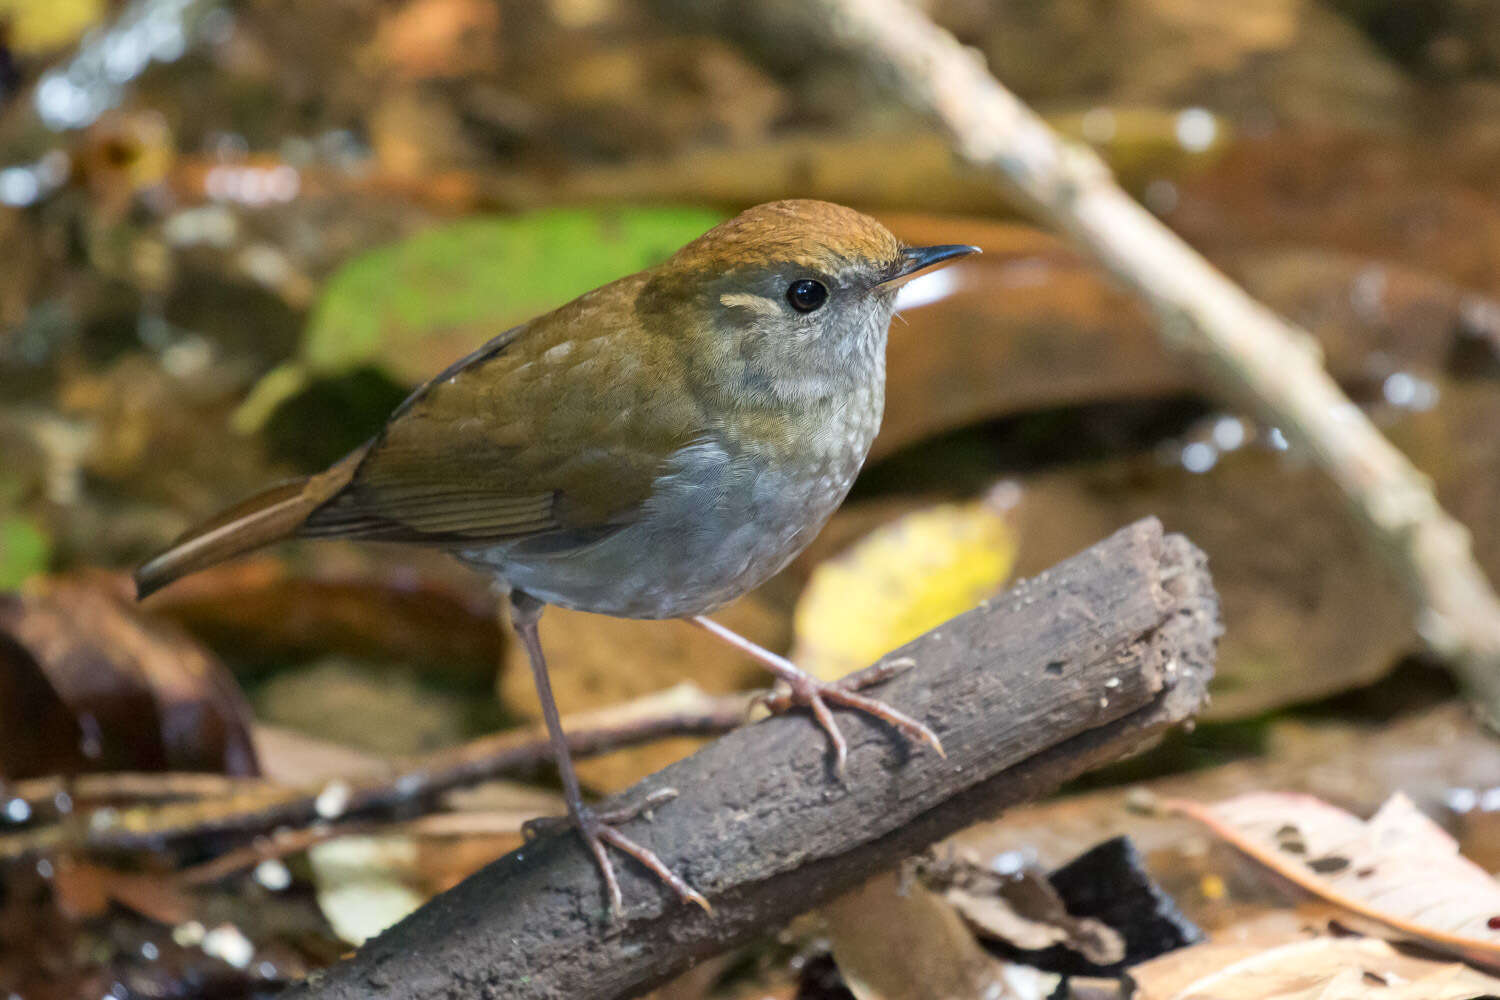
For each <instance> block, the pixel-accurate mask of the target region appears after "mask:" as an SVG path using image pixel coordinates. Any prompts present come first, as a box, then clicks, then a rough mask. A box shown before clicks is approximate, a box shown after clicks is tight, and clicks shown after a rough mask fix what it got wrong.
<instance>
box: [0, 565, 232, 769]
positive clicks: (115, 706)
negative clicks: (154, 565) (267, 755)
mask: <svg viewBox="0 0 1500 1000" xmlns="http://www.w3.org/2000/svg"><path fill="white" fill-rule="evenodd" d="M124 586H125V585H124V583H123V581H121V580H118V579H116V578H115V577H111V576H106V575H103V574H94V575H87V576H81V577H59V578H53V579H44V580H39V581H37V582H36V583H35V584H34V585H33V586H31V587H29V588H28V589H26V590H25V591H23V592H21V593H19V594H5V595H0V694H3V695H4V697H3V698H0V732H4V733H5V734H6V739H5V740H4V741H0V775H3V776H4V777H6V778H9V779H17V778H25V777H35V776H39V775H42V774H48V773H58V772H68V773H73V772H80V771H163V770H180V771H212V772H219V773H224V774H231V775H254V774H256V773H257V771H258V768H257V763H256V756H255V749H254V745H253V743H252V742H251V739H250V731H249V729H250V720H251V715H250V710H249V707H248V705H247V704H246V702H245V700H244V697H243V695H242V694H241V693H240V690H239V688H238V686H237V685H236V684H235V682H234V678H233V677H231V676H230V674H229V672H228V671H227V670H226V669H224V667H223V666H222V665H221V664H220V663H219V662H218V660H216V659H215V658H214V657H213V656H212V655H211V654H210V653H208V651H207V650H205V649H203V648H202V647H201V646H200V645H198V643H197V642H195V641H194V640H193V639H192V638H190V637H189V636H188V635H187V634H186V633H184V632H182V631H181V630H180V629H178V628H177V627H175V626H173V625H170V624H167V623H162V622H157V621H152V620H150V619H148V618H147V617H145V616H144V615H142V614H140V613H139V612H138V611H137V610H136V609H135V606H134V604H133V602H131V601H130V599H129V597H128V596H127V592H126V590H125V589H124ZM17 695H18V696H19V697H16V696H17ZM31 713H38V714H31Z"/></svg>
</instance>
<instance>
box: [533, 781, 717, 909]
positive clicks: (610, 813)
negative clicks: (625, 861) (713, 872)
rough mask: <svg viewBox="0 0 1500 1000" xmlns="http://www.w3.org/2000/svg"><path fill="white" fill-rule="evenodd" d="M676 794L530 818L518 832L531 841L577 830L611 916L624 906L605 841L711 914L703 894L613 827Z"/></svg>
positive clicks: (667, 791) (667, 790) (667, 792)
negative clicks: (596, 870)
mask: <svg viewBox="0 0 1500 1000" xmlns="http://www.w3.org/2000/svg"><path fill="white" fill-rule="evenodd" d="M676 797H677V789H675V788H659V789H657V790H656V791H654V792H652V793H651V794H650V795H648V796H646V798H645V800H644V801H642V802H639V803H637V804H635V805H632V806H625V807H622V808H619V809H610V810H606V811H603V812H601V811H598V810H594V809H590V808H588V807H587V806H582V807H580V808H578V809H577V810H574V811H573V812H572V813H571V814H570V815H568V816H547V817H543V818H541V819H534V820H530V821H528V822H527V823H526V824H525V825H524V826H522V828H521V833H522V835H523V836H524V837H525V838H526V839H527V840H533V839H535V838H536V837H539V836H542V835H543V834H548V833H554V832H557V831H559V830H563V829H566V828H568V827H572V828H573V829H575V830H577V831H578V835H579V836H580V837H582V838H583V843H584V846H585V847H587V848H588V849H589V853H590V854H592V855H593V856H594V864H596V865H598V866H599V874H600V875H601V876H602V877H603V878H604V887H605V889H606V890H607V891H608V893H609V912H610V914H611V916H619V914H620V913H621V911H622V910H623V908H624V897H623V896H622V895H621V893H620V882H619V879H617V878H616V877H615V868H614V865H613V863H611V862H610V860H609V852H608V851H606V850H605V845H606V844H608V845H609V846H611V847H613V848H614V849H615V850H617V851H621V852H623V853H625V854H628V855H630V856H631V857H632V858H634V859H635V860H637V861H639V862H640V863H641V864H642V865H644V866H645V867H646V868H647V869H648V870H649V871H650V872H651V873H652V874H653V875H655V876H656V877H657V878H659V879H661V880H662V881H663V882H665V883H666V885H667V887H668V888H669V889H671V890H672V891H673V892H674V893H676V894H677V898H678V899H680V900H682V901H683V902H684V903H692V904H694V905H695V906H700V907H702V908H703V911H704V912H705V913H712V912H713V907H712V906H710V905H709V904H708V900H707V899H705V898H704V897H703V895H702V893H700V892H698V890H696V889H694V888H693V887H692V886H690V885H688V884H687V882H686V881H685V880H683V878H682V876H680V875H678V874H677V873H676V872H674V871H672V869H670V868H668V867H667V866H666V864H665V863H664V862H663V861H662V860H661V858H658V857H657V856H656V854H655V853H653V852H652V851H650V850H649V849H647V848H645V847H642V846H641V845H640V844H637V843H636V842H635V841H633V840H631V839H630V838H629V837H627V836H625V835H624V834H623V833H621V832H620V831H619V830H616V829H615V827H617V826H619V825H621V824H623V823H628V822H630V821H631V820H633V819H635V818H636V817H638V816H640V815H642V814H646V815H648V816H649V814H650V812H651V810H652V809H655V808H656V807H657V806H659V805H662V804H664V803H666V802H670V801H671V800H673V799H675V798H676Z"/></svg>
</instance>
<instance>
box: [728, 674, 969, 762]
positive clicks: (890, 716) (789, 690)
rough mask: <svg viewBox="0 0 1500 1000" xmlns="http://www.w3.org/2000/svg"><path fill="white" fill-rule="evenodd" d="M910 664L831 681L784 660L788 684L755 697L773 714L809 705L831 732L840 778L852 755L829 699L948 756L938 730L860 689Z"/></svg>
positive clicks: (819, 722) (941, 755) (824, 728)
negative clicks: (819, 677) (819, 678)
mask: <svg viewBox="0 0 1500 1000" xmlns="http://www.w3.org/2000/svg"><path fill="white" fill-rule="evenodd" d="M911 665H912V664H911V663H909V662H908V663H904V664H903V663H900V662H899V661H898V662H892V663H888V664H880V665H877V666H875V667H871V668H870V669H868V670H861V671H859V672H858V673H855V674H851V675H850V676H848V677H845V678H842V679H840V680H837V681H832V682H829V681H821V680H818V678H816V677H814V676H813V675H812V674H809V673H807V672H806V671H804V670H802V669H801V668H799V667H797V666H795V665H793V664H792V663H791V662H790V661H787V660H782V662H781V664H780V665H779V666H778V667H777V668H776V674H777V677H778V678H780V680H781V681H782V683H783V684H784V685H785V686H784V687H783V688H781V689H779V690H775V691H770V692H767V693H765V694H763V695H759V696H757V699H756V700H757V701H759V702H760V703H761V704H763V705H765V706H766V708H767V709H768V710H769V711H770V712H771V713H772V714H780V713H782V712H786V711H790V710H791V709H793V708H807V709H810V710H811V711H812V714H813V718H815V719H816V720H817V722H818V725H819V726H821V727H822V728H823V731H824V732H826V733H827V734H828V739H829V742H831V743H832V744H833V770H834V774H835V775H837V776H838V779H839V780H840V781H843V780H844V766H845V762H846V761H847V760H848V758H849V744H848V743H847V741H845V739H844V734H843V733H842V732H840V731H839V727H838V723H837V722H835V721H834V719H833V713H832V712H831V711H830V710H829V708H828V706H829V704H830V703H832V704H835V705H842V706H844V707H845V708H852V709H855V710H856V711H860V712H864V713H865V714H866V715H872V716H874V717H875V718H877V719H879V720H881V721H882V722H885V723H888V724H889V725H891V726H893V727H895V728H896V729H897V730H898V731H899V732H901V733H902V734H903V735H904V736H906V738H907V739H909V740H911V741H913V742H915V743H925V744H927V745H928V746H930V747H932V749H934V750H936V751H937V753H938V756H940V757H947V756H948V755H947V754H946V753H944V752H943V743H942V741H941V740H939V739H938V737H937V733H934V732H933V731H932V730H931V729H929V728H928V727H927V726H925V725H923V724H922V723H921V722H918V721H917V720H916V719H913V718H912V717H911V716H909V715H907V714H906V713H905V712H902V711H900V710H899V709H895V708H892V707H891V706H889V705H887V704H886V703H885V702H883V701H877V700H876V699H874V698H870V697H867V696H865V695H862V694H859V693H858V692H860V691H862V690H864V689H865V688H867V687H873V686H874V685H876V684H881V683H884V682H885V681H887V680H890V679H891V678H892V677H894V676H895V675H896V674H899V673H901V672H902V671H903V670H906V669H908V668H909V667H910V666H911Z"/></svg>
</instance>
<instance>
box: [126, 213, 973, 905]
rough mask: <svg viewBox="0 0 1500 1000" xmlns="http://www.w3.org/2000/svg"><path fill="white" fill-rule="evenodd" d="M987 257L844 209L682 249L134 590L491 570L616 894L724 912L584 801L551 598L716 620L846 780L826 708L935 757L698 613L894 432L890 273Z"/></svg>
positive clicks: (762, 559) (766, 560)
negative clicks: (219, 574)
mask: <svg viewBox="0 0 1500 1000" xmlns="http://www.w3.org/2000/svg"><path fill="white" fill-rule="evenodd" d="M977 252H978V250H977V248H976V247H970V246H933V247H905V246H903V245H902V244H901V243H900V242H899V241H898V240H897V239H896V238H895V237H894V236H893V235H891V233H890V232H889V231H888V230H887V229H886V228H885V227H884V226H882V225H880V223H878V222H876V221H875V220H873V219H871V218H868V217H867V216H864V215H861V214H860V213H858V212H855V211H853V210H852V209H848V208H844V207H842V206H840V205H833V204H829V203H827V202H820V201H780V202H773V203H771V204H767V205H760V206H758V207H756V208H752V209H749V210H748V211H746V212H743V213H742V214H740V215H739V216H736V217H735V218H733V219H731V220H729V221H728V222H725V223H723V224H722V225H720V226H717V227H715V228H714V229H711V230H709V231H708V232H707V233H705V234H704V235H703V236H701V237H699V238H698V239H696V240H694V241H693V242H691V243H689V244H688V245H687V246H685V247H683V248H682V249H681V250H679V251H678V252H677V253H676V254H674V255H673V256H672V258H671V259H669V260H668V261H666V262H665V263H663V264H661V265H659V266H657V267H653V268H650V269H648V270H645V271H641V272H640V273H638V274H633V275H631V276H629V277H626V278H621V279H620V280H619V281H616V282H613V283H611V284H608V285H605V286H604V287H602V288H599V289H596V290H594V291H592V292H589V293H588V294H586V295H583V296H581V297H579V298H577V299H575V300H573V301H572V302H570V303H568V304H567V305H565V306H562V307H561V308H559V309H557V310H555V311H553V312H550V313H548V314H546V315H545V316H540V317H538V318H536V319H534V320H532V321H530V322H528V323H524V324H522V325H520V326H517V327H515V328H514V329H511V330H507V331H506V332H505V333H502V334H500V336H498V337H496V338H495V339H494V340H492V341H490V342H489V343H488V344H486V345H485V346H483V347H481V348H480V349H479V350H477V351H475V352H474V353H473V354H471V355H469V356H468V357H467V358H464V359H463V360H461V361H459V362H458V363H456V364H454V365H453V366H452V367H450V368H449V369H448V370H447V371H444V372H443V373H441V374H440V375H438V376H437V377H436V378H434V379H433V380H432V381H430V382H428V383H427V384H426V385H424V386H422V387H421V388H420V389H418V390H417V391H416V392H414V393H412V395H411V396H410V398H408V399H407V400H406V402H404V403H403V404H402V405H401V406H400V407H399V408H398V409H397V410H396V412H395V413H393V414H392V415H391V418H390V420H389V421H388V422H387V423H386V425H385V427H384V428H383V429H382V430H381V431H380V433H379V434H377V435H376V436H375V438H374V439H373V440H371V441H370V442H369V443H367V444H365V445H364V446H362V447H360V448H359V449H357V450H356V451H355V452H353V453H352V454H350V455H349V456H347V457H346V458H344V459H342V460H341V461H339V462H338V463H337V464H335V465H334V466H333V467H331V468H330V469H328V470H327V471H325V472H322V473H319V474H318V475H315V476H311V477H309V478H307V479H305V480H301V481H297V482H292V483H287V484H285V485H282V486H277V487H275V488H273V489H270V490H268V491H266V492H264V493H261V494H260V495H258V496H256V497H253V498H251V499H250V500H248V501H246V502H244V503H242V504H240V505H239V506H237V507H234V508H233V509H231V510H229V511H227V512H225V513H223V514H221V515H219V516H218V517H217V518H215V519H213V520H212V521H210V522H208V523H207V524H204V525H202V526H201V527H199V528H197V529H195V530H193V531H191V532H189V533H188V534H187V535H186V536H185V537H183V538H182V539H180V540H179V541H178V542H177V543H176V544H175V545H174V546H173V547H172V548H171V549H169V550H168V551H167V552H165V553H163V554H162V555H160V556H158V557H157V558H155V559H153V560H151V561H150V562H149V563H147V564H146V565H144V566H142V567H141V568H140V570H139V571H138V572H137V573H136V585H137V589H138V591H139V593H140V595H141V596H142V597H144V596H145V595H147V594H149V593H151V592H152V591H154V590H157V589H158V588H160V587H162V586H165V585H166V584H168V583H170V582H171V581H173V580H175V579H177V578H178V577H181V576H183V575H184V574H187V573H191V572H193V571H195V570H198V569H202V568H204V567H206V566H209V565H212V564H214V563H217V562H220V561H221V560H224V559H228V558H230V557H232V556H236V555H239V554H241V553H244V552H247V551H249V550H251V549H255V548H259V547H260V546H263V545H267V544H269V543H271V542H275V541H278V540H280V539H284V538H292V537H298V538H355V539H369V540H372V541H384V542H406V543H415V544H420V545H428V546H433V547H437V548H442V549H446V550H448V551H449V552H451V553H452V554H454V555H455V556H457V557H458V558H459V559H461V560H463V561H464V562H466V563H468V564H469V565H471V566H474V567H477V568H479V569H480V570H482V571H484V572H486V573H489V574H491V575H492V576H493V577H494V578H495V579H496V580H497V581H498V583H499V584H500V585H501V586H502V587H503V588H504V589H505V590H506V591H508V592H509V598H510V609H511V620H512V623H513V625H514V627H515V629H516V631H517V633H518V634H519V636H520V639H521V641H522V643H523V644H524V646H525V648H526V651H527V654H528V655H529V658H530V661H531V668H532V673H533V675H534V679H535V681H536V686H537V691H538V694H539V695H540V697H541V703H542V711H543V714H544V715H545V716H546V720H547V727H548V731H549V733H550V735H551V740H552V745H553V751H554V753H555V754H556V757H557V766H558V770H559V771H560V772H561V776H562V781H563V788H564V791H565V793H566V796H567V802H568V810H569V815H570V820H571V822H572V824H573V825H574V826H576V828H577V829H578V832H579V834H580V835H581V836H582V838H583V840H584V843H585V844H586V845H587V846H588V848H589V850H590V851H591V852H592V854H593V856H594V860H595V861H596V862H597V864H598V866H599V869H600V871H601V873H602V874H603V877H604V881H605V885H606V887H607V889H608V893H609V898H610V903H611V906H612V908H613V910H615V911H618V909H619V907H620V902H621V900H620V889H619V885H618V883H617V882H616V879H615V875H614V871H613V869H612V867H611V865H610V861H609V857H608V855H607V853H606V850H605V846H604V845H605V844H610V845H613V846H614V847H616V848H617V849H619V850H621V851H624V852H625V853H627V854H629V855H631V856H632V857H634V858H636V859H637V860H639V861H640V862H641V863H642V864H644V865H645V866H646V867H648V868H650V869H651V870H652V871H654V872H655V873H656V874H657V875H658V876H659V877H660V878H662V879H663V880H664V881H665V882H666V883H667V884H668V885H670V886H671V887H672V888H673V889H674V890H675V891H676V892H677V894H678V895H679V896H680V897H681V898H682V899H684V900H687V901H691V902H694V903H697V904H699V905H701V906H703V907H704V908H705V909H707V908H708V903H707V901H706V900H705V899H704V898H703V897H702V896H701V895H699V894H698V893H697V892H696V891H694V890H693V889H692V888H691V887H690V886H688V885H687V884H686V883H685V882H684V881H683V880H682V879H681V878H679V877H678V876H677V875H676V874H675V873H673V872H672V871H671V870H669V869H668V868H667V866H666V865H664V864H663V863H662V862H661V861H660V860H659V859H658V858H657V857H656V855H655V854H653V853H651V852H650V851H649V850H647V849H645V848H644V847H641V846H640V845H638V844H636V843H634V842H633V841H630V840H628V839H627V838H626V837H624V836H623V835H622V834H621V833H620V832H619V831H618V830H615V829H614V827H613V824H615V823H618V822H620V821H622V817H621V816H618V815H602V814H599V813H596V812H595V811H593V810H591V809H589V808H588V807H587V806H586V805H585V804H584V802H583V798H582V796H581V795H580V793H579V788H578V780H577V777H576V776H575V774H574V771H573V764H572V761H571V759H570V757H569V753H568V748H567V744H566V741H565V740H564V737H563V732H562V727H561V724H560V722H559V719H558V711H557V705H556V702H555V701H554V700H553V697H552V691H551V687H550V684H549V682H548V679H547V668H546V662H545V660H544V659H543V656H542V647H541V641H540V638H539V635H538V630H537V622H538V619H539V618H540V616H541V613H542V609H543V608H544V607H545V606H546V605H548V604H555V605H558V606H560V607H566V608H574V609H577V610H581V611H591V612H596V613H599V614H605V615H614V616H617V617H622V618H684V619H687V620H689V621H691V622H693V623H694V624H696V625H698V626H700V627H702V628H704V629H707V630H708V631H710V632H712V633H713V634H714V635H716V636H718V637H720V638H721V639H724V640H726V641H728V642H730V643H732V644H733V645H735V646H736V647H738V648H739V649H741V650H743V651H745V652H746V653H748V654H749V655H751V656H753V657H754V658H756V659H757V660H759V661H760V662H761V663H763V664H765V666H767V667H768V668H769V669H770V670H771V671H772V672H773V673H774V674H775V675H776V676H777V677H779V678H780V679H781V680H782V681H784V682H785V683H786V685H787V687H788V689H789V693H788V694H787V695H784V696H783V697H782V698H780V699H779V700H778V701H777V707H779V708H785V707H787V706H791V705H797V706H804V707H807V708H809V709H810V710H811V711H812V712H813V714H814V716H815V718H816V720H817V722H818V723H819V725H821V726H822V727H823V729H825V730H826V731H827V733H828V735H829V738H830V740H831V741H832V744H833V747H834V752H835V767H836V769H837V770H838V772H839V773H840V774H842V772H843V763H844V756H845V752H846V750H845V743H844V739H843V736H842V735H841V734H840V732H839V729H838V726H837V725H836V724H835V722H834V720H833V717H832V715H831V713H830V711H829V708H828V705H829V703H834V704H839V705H843V706H846V707H849V708H854V709H858V710H860V711H864V712H867V713H869V714H870V715H873V716H876V717H878V718H880V719H883V720H885V721H886V722H887V723H889V724H891V725H893V726H895V727H896V728H898V729H899V730H900V731H902V732H903V733H905V734H907V735H908V736H909V737H910V738H913V739H915V740H920V741H922V742H925V743H927V744H928V745H929V746H931V747H932V748H933V749H934V750H936V751H937V752H939V753H941V752H942V746H941V744H940V743H939V742H938V738H937V736H936V735H935V734H934V733H933V732H932V731H931V730H930V729H928V728H927V727H926V726H925V725H923V724H922V723H920V722H918V721H916V720H915V719H912V718H909V717H908V716H906V715H904V714H902V713H900V712H898V711H896V710H895V709H892V708H890V707H888V706H886V705H883V704H882V703H880V702H878V701H875V700H874V699H871V698H868V697H866V696H864V695H861V694H858V693H857V692H855V691H853V690H849V689H848V688H846V687H842V686H838V685H835V684H825V683H822V682H820V681H818V680H816V679H815V678H813V677H811V676H810V675H808V674H806V673H804V672H803V671H801V670H799V669H798V668H797V667H796V666H794V665H793V664H792V663H791V662H790V661H788V660H786V659H785V658H783V657H781V656H778V655H776V654H775V653H772V652H770V651H769V650H766V649H762V648H761V647H759V646H756V645H755V644H753V643H751V642H749V641H748V640H746V639H744V638H742V637H740V636H739V635H736V634H735V633H733V632H731V631H729V630H728V629H726V628H725V627H724V626H722V625H720V624H718V623H717V622H714V621H712V620H711V619H709V618H707V617H705V615H706V614H707V613H708V612H710V611H713V610H714V609H716V608H719V607H721V606H723V605H724V604H726V603H728V602H729V601H732V600H734V599H735V598H736V597H739V596H740V595H741V594H744V593H745V592H746V591H749V590H751V589H752V588H754V587H756V586H758V585H759V584H761V583H762V582H764V581H765V580H766V579H767V578H769V577H770V576H772V575H773V574H775V573H776V572H777V571H778V570H780V569H781V568H782V567H783V566H785V565H786V564H787V563H788V562H789V561H790V560H791V559H792V557H793V556H795V555H796V554H797V553H798V552H800V551H801V550H802V549H803V547H805V546H806V545H807V544H808V542H810V541H811V540H812V538H813V536H814V535H816V534H817V532H818V530H819V529H820V528H822V526H823V524H824V522H825V521H827V520H828V518H829V516H830V515H831V514H832V513H833V511H834V510H835V508H837V507H838V505H839V504H840V503H841V502H842V501H843V499H844V496H845V494H847V493H848V491H849V487H850V485H851V484H852V483H853V482H854V477H855V475H856V473H858V472H859V468H860V466H861V465H862V464H863V463H864V460H865V455H866V454H867V453H868V452H869V449H870V442H871V441H872V440H874V438H875V432H876V431H877V430H878V429H879V427H880V418H881V411H882V409H883V406H884V398H885V343H886V332H887V328H888V327H889V325H890V321H891V317H892V315H893V313H894V305H895V286H894V284H893V282H895V281H896V279H899V278H903V277H905V276H907V275H909V274H912V273H914V272H916V271H919V270H921V269H923V268H926V267H929V266H931V265H934V264H938V263H941V262H943V261H947V260H951V259H953V258H955V257H960V256H963V255H966V254H970V253H977ZM503 279H504V276H503V275H497V280H503ZM660 801H661V798H660V797H658V798H657V799H655V800H654V801H653V802H652V803H650V804H651V805H655V804H657V803H658V802H660ZM636 811H637V812H638V811H639V810H636ZM627 818H628V817H627Z"/></svg>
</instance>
